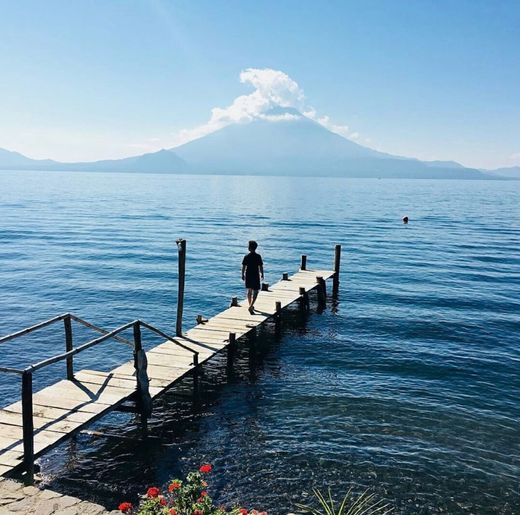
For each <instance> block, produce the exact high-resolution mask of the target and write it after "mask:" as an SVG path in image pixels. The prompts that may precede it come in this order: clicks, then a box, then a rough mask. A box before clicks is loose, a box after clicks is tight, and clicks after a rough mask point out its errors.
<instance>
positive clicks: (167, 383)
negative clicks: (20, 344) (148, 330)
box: [0, 270, 334, 476]
mask: <svg viewBox="0 0 520 515" xmlns="http://www.w3.org/2000/svg"><path fill="white" fill-rule="evenodd" d="M333 276H334V272H333V271H329V270H317V271H316V270H315V271H310V270H300V271H299V272H297V273H296V274H294V275H293V276H291V277H289V278H288V280H282V281H280V282H278V283H277V284H275V285H273V286H272V287H271V288H269V290H268V291H261V292H260V293H259V295H258V298H257V300H256V303H255V313H254V314H251V313H249V311H248V309H247V300H244V301H242V302H239V305H238V306H233V307H230V308H228V309H225V310H224V311H222V312H221V313H219V314H218V315H216V316H214V317H212V318H210V319H209V320H208V321H207V322H205V323H203V324H199V325H197V326H196V327H194V328H192V329H190V330H189V331H187V332H186V333H185V334H184V335H183V336H182V337H177V338H175V339H174V341H177V342H179V343H182V344H183V345H185V346H186V347H188V349H193V350H194V351H197V352H198V353H199V365H201V364H202V363H204V362H205V361H208V360H209V359H211V358H212V357H214V356H215V355H216V354H217V353H219V352H220V351H221V350H223V349H225V348H226V347H227V346H228V345H229V334H230V333H234V334H235V336H236V339H238V338H240V337H242V336H244V335H246V334H247V333H249V332H250V331H253V330H255V329H256V328H257V327H258V326H260V325H262V324H263V323H264V322H265V321H266V320H268V319H269V318H271V317H272V316H273V315H275V314H276V312H277V307H276V304H277V302H279V303H280V305H281V307H282V309H283V308H285V307H287V306H289V305H290V304H292V303H293V302H295V301H296V300H298V299H299V298H300V288H305V291H306V292H309V291H311V290H313V289H314V288H316V287H317V286H318V282H317V279H316V278H317V277H322V278H323V279H324V280H327V279H329V278H331V277H333ZM188 349H184V348H182V347H180V346H179V345H176V344H175V343H174V342H172V341H165V342H164V343H161V344H160V345H157V346H156V347H154V348H152V349H150V350H149V351H147V353H146V356H147V360H148V367H147V374H148V378H149V380H150V386H149V391H150V395H151V397H152V398H153V397H157V396H158V395H160V394H162V393H163V392H164V391H166V390H167V389H168V388H170V387H171V386H172V385H173V384H175V383H176V382H177V381H179V380H180V379H182V378H183V377H185V376H186V375H187V374H189V373H190V372H192V371H193V369H194V368H195V364H194V354H193V353H192V352H190V350H188ZM135 391H136V379H135V368H134V363H133V361H128V362H127V363H124V364H123V365H120V366H119V367H116V368H115V369H114V370H112V371H111V372H99V371H95V370H81V371H79V372H77V373H76V374H75V375H74V380H73V381H69V380H62V381H59V382H58V383H55V384H53V385H51V386H49V387H47V388H44V389H43V390H41V391H39V392H37V393H35V394H34V395H33V413H34V415H33V421H34V453H35V457H37V456H39V455H41V454H42V453H44V452H45V451H48V450H50V449H51V448H52V447H54V446H55V445H57V444H58V443H59V442H61V441H62V440H63V439H64V438H66V437H68V436H70V435H71V434H73V433H74V432H77V431H79V430H81V429H82V428H83V427H84V426H86V425H88V424H89V423H91V422H93V421H94V420H96V419H98V418H100V417H101V416H102V415H104V414H105V413H106V412H108V411H110V410H112V409H113V408H115V407H117V406H118V405H120V404H122V403H123V402H125V401H126V400H128V399H129V398H130V397H131V396H132V395H133V394H134V393H135ZM22 427H23V424H22V404H21V402H20V401H19V402H15V403H13V404H11V405H9V406H6V407H5V408H3V409H1V410H0V476H2V475H4V474H6V473H8V472H10V471H12V470H13V469H15V468H17V467H19V466H20V465H22V461H23V435H22Z"/></svg>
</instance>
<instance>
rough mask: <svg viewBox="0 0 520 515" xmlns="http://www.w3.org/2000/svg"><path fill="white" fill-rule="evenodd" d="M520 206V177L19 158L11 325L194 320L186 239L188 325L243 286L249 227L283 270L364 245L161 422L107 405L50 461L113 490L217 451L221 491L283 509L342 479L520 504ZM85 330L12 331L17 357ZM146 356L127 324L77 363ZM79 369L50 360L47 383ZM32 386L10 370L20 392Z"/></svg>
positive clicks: (449, 502)
mask: <svg viewBox="0 0 520 515" xmlns="http://www.w3.org/2000/svg"><path fill="white" fill-rule="evenodd" d="M519 205H520V182H499V181H418V180H417V181H412V180H342V179H333V178H327V179H318V178H298V179H291V178H287V177H268V178H262V177H232V176H226V177H209V176H197V177H190V176H175V175H139V174H102V173H70V174H66V173H61V172H0V285H1V291H2V294H1V296H0V334H1V335H4V334H8V333H10V332H14V331H16V330H18V329H21V328H23V327H26V326H29V325H32V324H34V323H36V322H38V321H43V320H45V319H47V318H51V317H52V316H55V315H57V314H60V313H63V312H67V311H70V312H72V313H75V314H77V315H78V316H80V317H82V318H84V319H86V320H89V321H91V322H93V323H95V324H96V325H99V326H101V327H103V328H106V329H110V328H114V327H117V326H119V325H122V324H123V323H126V322H128V321H130V320H133V319H136V318H140V319H142V320H145V321H147V322H149V323H151V324H153V325H156V326H157V327H158V328H160V329H163V330H164V331H166V332H173V328H174V326H175V312H176V294H177V284H176V283H177V275H176V267H177V263H176V255H177V250H176V246H175V239H176V238H178V237H183V238H186V239H187V240H188V260H187V282H186V297H185V324H184V325H185V328H189V327H191V326H192V325H194V322H195V317H196V315H197V314H199V313H202V314H204V316H211V315H214V314H216V313H218V312H219V311H221V310H222V309H224V308H225V307H226V306H227V305H228V304H229V299H230V297H231V296H233V295H242V294H243V292H242V289H241V283H240V280H239V279H240V263H241V258H242V255H243V254H244V253H245V251H246V249H245V246H246V243H247V241H248V240H249V239H251V238H254V239H256V240H258V241H259V243H260V248H259V251H260V253H261V254H262V255H263V258H264V262H265V265H266V281H267V282H270V283H274V282H276V281H277V280H278V279H279V278H280V277H281V275H282V273H283V272H290V273H292V272H294V271H296V269H297V267H298V265H299V256H300V254H307V255H308V256H309V258H308V260H309V261H308V266H309V268H313V267H316V268H330V267H331V265H332V258H333V247H334V244H335V243H341V244H342V245H343V258H342V275H341V291H340V295H339V298H338V299H337V301H335V302H333V301H332V299H329V303H328V305H327V309H325V310H324V311H323V312H319V311H318V310H317V306H316V305H315V304H314V303H313V305H312V307H311V311H310V313H309V314H308V315H307V316H303V315H302V314H301V313H299V312H298V310H297V309H294V310H291V311H289V312H288V313H286V315H285V317H284V323H283V327H282V330H281V332H280V333H279V334H277V333H276V331H275V330H274V328H273V327H272V326H271V325H268V326H267V327H265V328H264V329H262V330H261V331H259V333H258V334H257V336H256V338H254V339H251V338H250V339H247V340H245V341H244V342H242V343H241V346H240V351H239V353H238V355H237V357H236V362H235V365H234V367H233V368H232V369H227V368H226V359H225V355H224V356H222V358H219V359H216V360H215V361H214V362H211V363H210V364H208V365H207V366H206V367H205V372H204V376H203V377H202V379H201V392H200V397H199V398H198V399H195V398H194V397H193V395H192V394H193V392H192V381H191V380H190V378H187V379H186V380H185V381H183V382H182V383H181V384H180V385H179V387H178V388H175V389H174V390H172V391H171V392H169V393H168V394H166V395H165V396H164V397H162V398H161V399H160V400H159V401H158V402H157V405H156V409H155V411H154V415H153V418H152V419H151V421H150V427H149V436H148V438H147V439H146V440H143V438H142V435H141V430H140V426H139V424H138V422H137V421H136V419H135V417H134V416H133V415H131V414H126V413H114V414H111V415H109V416H107V417H105V418H103V419H102V420H101V421H100V422H97V423H96V424H94V425H93V426H91V427H90V429H92V430H94V431H96V434H94V435H92V434H90V435H89V434H80V435H79V436H77V437H76V438H75V439H74V440H71V441H69V442H66V443H64V444H62V445H60V446H59V447H58V448H57V449H56V450H54V451H52V452H51V453H49V454H47V455H45V456H44V457H43V458H42V459H41V465H42V474H43V477H44V480H45V481H46V483H48V484H49V485H50V486H51V487H52V488H54V489H57V490H63V491H66V492H67V493H70V494H71V495H76V496H80V497H83V498H86V499H89V500H93V501H96V502H100V503H102V504H105V505H106V506H107V507H109V508H113V507H115V506H117V503H118V502H119V501H120V500H126V499H131V500H132V499H135V498H136V495H137V494H138V493H140V492H142V491H143V490H144V489H145V488H146V487H147V486H151V485H156V484H158V485H163V484H165V482H166V481H167V480H168V478H170V477H172V476H179V475H183V474H185V473H187V472H188V471H190V470H192V469H193V468H196V467H198V465H199V464H200V463H202V462H209V463H212V464H213V465H214V472H213V477H214V479H212V480H211V482H210V494H211V495H212V496H213V497H214V498H215V499H217V500H218V501H219V502H222V503H224V504H227V505H232V504H234V503H235V502H239V503H240V504H242V505H246V506H247V507H257V508H260V509H265V510H267V511H269V513H271V514H273V515H276V514H283V513H287V512H289V511H291V510H293V509H294V504H295V502H302V501H303V502H306V501H307V500H309V499H310V497H309V492H310V491H311V489H312V487H318V488H326V487H328V486H330V487H332V489H333V491H334V492H337V494H338V495H340V494H341V493H343V492H345V491H346V490H347V489H348V488H349V487H350V486H353V487H354V489H355V490H356V491H358V492H359V491H362V490H364V489H365V488H371V489H373V490H374V491H375V492H376V493H377V495H378V496H381V497H384V498H385V499H387V500H388V501H390V502H391V503H392V504H394V505H395V506H396V512H398V513H406V514H412V513H441V512H443V513H478V514H481V513H519V509H518V506H519V505H520V491H519V486H518V478H519V477H520V429H519V427H520V426H519V420H520V352H519V337H518V335H519V330H520V292H519V289H520V287H519V284H520V273H519V270H520V268H519V265H520V254H519V251H518V249H519V248H520V207H519ZM404 215H408V216H409V217H410V223H409V224H408V225H406V226H405V225H403V224H402V222H401V217H402V216H404ZM91 337H93V334H92V333H90V332H88V331H86V330H85V331H82V330H79V329H78V330H77V331H76V333H75V338H76V341H78V342H81V341H86V340H87V338H91ZM155 343H157V340H156V339H154V338H150V337H149V336H148V335H146V337H145V345H146V346H152V345H153V344H155ZM63 349H64V342H63V335H62V331H61V327H55V328H52V327H51V328H48V329H45V330H43V331H42V332H40V333H36V335H35V336H30V337H25V338H24V339H22V340H19V341H16V342H9V343H6V344H4V345H3V346H2V358H1V360H0V362H1V364H2V365H4V366H9V365H11V366H18V365H27V364H29V363H33V362H35V361H38V360H40V359H43V358H44V357H49V356H52V355H54V354H57V353H60V352H62V351H63ZM130 357H131V351H130V350H129V348H128V347H126V346H125V345H122V344H120V343H118V342H111V343H106V344H103V346H100V347H96V348H94V349H92V350H89V351H88V352H86V353H83V354H81V355H80V356H79V357H77V359H76V368H77V370H80V369H81V368H96V369H100V370H110V369H111V368H113V367H114V366H116V365H118V364H120V363H122V362H123V360H128V359H130ZM63 374H64V366H63V364H59V365H55V366H53V367H51V368H49V369H45V370H42V371H41V373H38V374H37V377H36V380H35V383H36V386H35V388H39V387H42V386H44V385H47V384H51V383H53V382H55V381H56V380H57V379H61V378H62V377H63ZM19 387H20V385H19V383H18V382H17V381H14V380H13V379H12V377H6V376H3V375H0V400H1V405H2V406H5V405H7V404H9V403H10V402H13V401H14V400H17V399H18V398H19ZM98 432H105V433H108V434H109V435H111V436H109V437H101V436H99V435H98V434H97V433H98Z"/></svg>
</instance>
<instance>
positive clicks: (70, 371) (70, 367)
mask: <svg viewBox="0 0 520 515" xmlns="http://www.w3.org/2000/svg"><path fill="white" fill-rule="evenodd" d="M63 325H64V327H65V351H66V352H69V351H71V350H72V346H73V342H72V320H71V318H70V315H67V316H66V317H65V318H64V319H63ZM67 379H68V380H69V381H73V380H74V356H67Z"/></svg>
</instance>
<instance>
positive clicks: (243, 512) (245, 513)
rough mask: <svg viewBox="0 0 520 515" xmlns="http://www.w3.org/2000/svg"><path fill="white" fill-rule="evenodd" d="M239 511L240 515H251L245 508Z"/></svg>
mask: <svg viewBox="0 0 520 515" xmlns="http://www.w3.org/2000/svg"><path fill="white" fill-rule="evenodd" d="M239 511H240V514H241V515H247V514H248V513H249V511H248V510H246V509H245V508H240V510H239Z"/></svg>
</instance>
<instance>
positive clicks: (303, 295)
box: [299, 286, 308, 310]
mask: <svg viewBox="0 0 520 515" xmlns="http://www.w3.org/2000/svg"><path fill="white" fill-rule="evenodd" d="M299 292H300V308H301V309H302V310H303V309H306V308H307V304H308V295H307V290H306V289H305V287H304V286H300V289H299Z"/></svg>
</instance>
